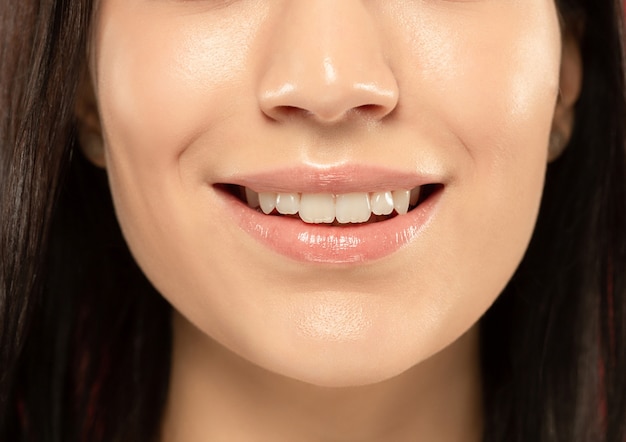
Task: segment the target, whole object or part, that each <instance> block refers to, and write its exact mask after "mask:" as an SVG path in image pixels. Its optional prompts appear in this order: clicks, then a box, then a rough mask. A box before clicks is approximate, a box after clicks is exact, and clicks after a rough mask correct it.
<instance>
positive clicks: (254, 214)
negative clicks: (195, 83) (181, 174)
mask: <svg viewBox="0 0 626 442" xmlns="http://www.w3.org/2000/svg"><path fill="white" fill-rule="evenodd" d="M359 177H363V179H361V180H359ZM433 178H434V177H427V176H415V175H411V174H408V175H407V174H403V173H398V172H395V173H394V172H393V171H381V170H379V169H376V170H374V169H371V168H370V169H366V168H358V169H352V170H346V168H341V169H336V170H333V171H328V170H326V171H323V172H322V173H320V172H316V171H311V170H308V169H304V170H300V171H297V170H294V169H291V170H289V171H283V172H282V173H281V172H274V173H271V174H262V175H255V176H246V177H233V178H232V181H231V182H229V183H219V184H216V185H214V186H213V187H214V188H215V189H216V190H217V191H218V194H219V195H221V196H222V198H223V201H224V203H225V205H226V210H227V212H229V213H230V215H231V216H232V218H233V220H234V222H235V223H236V224H237V225H238V226H239V227H240V228H241V229H242V230H243V231H244V232H246V233H247V234H248V235H250V236H252V237H253V238H254V239H256V240H257V241H259V242H260V243H262V244H263V245H264V246H266V247H268V248H269V249H271V250H273V251H274V252H278V253H279V254H282V255H284V256H287V257H289V258H291V259H295V260H298V261H304V262H317V263H359V262H366V261H371V260H375V259H380V258H383V257H385V256H387V255H390V254H392V253H394V252H395V251H397V250H399V249H401V248H402V247H404V246H406V245H407V244H409V243H411V242H413V241H414V240H415V239H416V238H417V237H418V236H419V235H420V232H421V231H422V230H423V229H424V228H425V227H426V225H427V224H428V223H429V221H430V219H431V217H432V214H433V212H434V209H435V207H436V206H437V202H438V201H439V200H440V197H441V194H442V193H443V190H444V187H445V186H444V184H443V182H442V181H437V180H436V179H433ZM366 187H369V190H364V188H366Z"/></svg>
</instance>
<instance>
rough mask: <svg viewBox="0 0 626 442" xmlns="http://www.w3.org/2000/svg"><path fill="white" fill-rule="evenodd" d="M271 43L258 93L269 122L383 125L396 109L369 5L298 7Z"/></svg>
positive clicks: (394, 91)
mask: <svg viewBox="0 0 626 442" xmlns="http://www.w3.org/2000/svg"><path fill="white" fill-rule="evenodd" d="M272 37H273V38H271V39H270V40H269V41H270V43H268V44H269V45H270V47H268V48H266V50H267V51H268V53H269V54H270V56H269V57H268V59H266V64H265V66H264V70H263V72H262V76H261V80H260V84H259V90H258V103H259V107H260V109H261V110H262V112H263V113H264V114H265V115H266V116H267V117H269V118H271V119H273V120H276V121H284V120H287V119H292V118H295V117H301V118H303V117H307V118H309V119H313V120H316V121H318V122H322V123H335V122H338V121H342V120H346V119H350V118H356V117H361V118H367V119H374V120H381V119H383V118H385V117H386V116H388V115H389V114H390V113H392V112H393V110H394V109H395V108H396V106H397V104H398V99H399V90H398V84H397V81H396V78H395V76H394V74H393V72H392V70H391V68H390V66H389V65H388V63H387V62H386V59H385V54H384V53H383V51H382V49H381V48H382V44H381V42H380V41H379V34H378V33H377V31H376V24H375V21H374V19H373V17H371V16H370V13H369V12H368V10H367V8H365V7H364V6H363V3H362V2H360V1H352V0H342V1H340V2H335V1H332V2H331V1H328V2H312V1H311V2H309V1H302V2H299V1H298V2H292V3H290V9H289V11H288V13H287V14H285V15H284V16H282V20H281V21H280V22H279V23H277V24H276V26H275V27H274V30H273V36H272Z"/></svg>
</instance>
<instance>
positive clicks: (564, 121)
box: [548, 29, 583, 161]
mask: <svg viewBox="0 0 626 442" xmlns="http://www.w3.org/2000/svg"><path fill="white" fill-rule="evenodd" d="M582 77H583V66H582V58H581V54H580V46H579V43H578V37H577V35H575V34H574V33H573V32H572V31H571V30H567V29H565V30H564V34H563V43H562V52H561V72H560V78H559V97H558V100H557V103H556V107H555V109H554V118H553V120H552V132H551V134H550V145H549V146H548V161H554V160H555V159H557V158H558V157H559V156H560V155H561V154H562V153H563V151H564V150H565V147H566V146H567V144H568V143H569V141H570V138H571V136H572V132H573V130H574V120H575V116H576V110H575V106H576V102H577V101H578V98H579V96H580V91H581V88H582Z"/></svg>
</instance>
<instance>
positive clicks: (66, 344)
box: [0, 0, 626, 442]
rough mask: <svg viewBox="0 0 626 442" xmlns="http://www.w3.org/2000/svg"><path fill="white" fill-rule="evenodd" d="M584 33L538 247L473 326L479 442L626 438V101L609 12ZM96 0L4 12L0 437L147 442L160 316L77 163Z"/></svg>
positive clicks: (155, 420)
mask: <svg viewBox="0 0 626 442" xmlns="http://www.w3.org/2000/svg"><path fill="white" fill-rule="evenodd" d="M559 8H560V11H561V13H562V15H563V17H564V19H565V22H566V23H568V22H570V23H571V22H572V21H573V20H577V21H578V22H580V23H583V26H582V28H583V29H584V31H583V32H582V35H581V49H582V55H583V63H584V82H583V83H584V84H583V90H582V95H581V98H580V101H579V103H578V105H577V121H576V125H575V131H574V135H573V138H572V141H571V143H570V145H569V146H568V148H567V150H566V152H565V153H564V155H563V156H562V158H560V159H559V160H558V161H556V162H555V163H553V164H551V165H550V166H549V169H548V174H547V178H546V186H545V193H544V198H543V202H542V207H541V212H540V215H539V220H538V224H537V228H536V231H535V233H534V236H533V239H532V241H531V244H530V246H529V249H528V251H527V253H526V256H525V258H524V260H523V262H522V264H521V265H520V267H519V269H518V271H517V272H516V274H515V275H514V277H513V278H512V280H511V282H510V283H509V285H508V287H507V288H506V289H505V291H504V292H503V293H502V295H501V296H500V297H499V299H498V301H497V302H496V303H495V304H494V306H493V307H492V308H491V309H490V310H489V311H488V312H487V314H486V315H485V317H484V318H483V319H482V322H481V327H482V333H481V336H482V349H481V351H482V362H483V374H484V375H483V379H484V392H485V405H484V406H485V416H486V421H485V437H484V439H485V441H490V442H491V441H494V442H495V441H499V442H500V441H507V442H509V441H513V442H515V441H519V442H522V441H523V442H527V441H538V442H542V441H544V442H547V441H567V442H583V441H584V442H587V441H593V442H595V441H598V442H602V441H604V442H624V441H625V440H626V429H625V427H626V376H625V375H624V374H625V373H626V281H625V274H626V155H625V140H626V133H625V129H624V124H625V123H626V105H625V98H624V94H625V88H624V60H623V48H622V37H621V23H622V14H623V11H622V4H621V1H619V0H617V1H614V0H593V1H592V0H563V1H560V2H559ZM91 9H92V4H91V0H20V1H15V2H5V3H4V4H3V5H2V6H0V60H1V64H0V186H1V187H0V440H6V441H16V442H19V441H63V442H66V441H90V442H97V441H107V442H108V441H135V442H136V441H142V440H154V439H155V438H156V437H157V436H158V432H159V425H160V419H161V414H162V410H163V406H164V403H165V397H166V392H167V384H168V378H169V358H170V350H171V330H170V322H169V321H170V307H169V306H168V305H167V304H166V303H165V301H164V300H163V299H162V298H161V297H160V296H159V295H158V294H157V293H156V292H155V291H154V289H153V288H152V287H151V286H150V284H149V283H148V282H147V281H146V279H145V278H144V276H143V275H142V273H141V271H140V270H139V269H138V267H137V266H136V264H135V263H134V261H133V259H132V257H131V256H130V253H129V251H128V249H127V247H126V245H125V242H124V240H123V238H122V235H121V233H120V230H119V227H118V225H117V222H116V219H115V215H114V212H113V207H112V204H111V197H110V194H109V190H108V184H107V178H106V175H105V174H104V172H103V171H101V170H98V169H96V168H94V167H92V166H91V165H90V164H89V163H88V162H87V161H85V160H84V158H83V157H82V156H81V154H80V152H79V151H78V150H77V149H76V147H77V145H76V143H77V141H76V136H75V130H76V129H75V119H74V112H73V108H74V101H75V97H76V89H77V84H78V81H79V78H80V75H81V73H82V69H83V66H84V62H85V60H84V58H85V53H86V50H85V45H86V38H87V33H88V30H89V21H90V16H91V14H92V10H91Z"/></svg>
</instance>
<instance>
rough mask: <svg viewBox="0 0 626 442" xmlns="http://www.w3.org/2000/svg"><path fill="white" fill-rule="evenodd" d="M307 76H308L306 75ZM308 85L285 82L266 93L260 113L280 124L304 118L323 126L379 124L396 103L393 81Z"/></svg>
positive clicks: (346, 81) (260, 102) (355, 81)
mask: <svg viewBox="0 0 626 442" xmlns="http://www.w3.org/2000/svg"><path fill="white" fill-rule="evenodd" d="M307 75H308V74H307ZM307 79H308V80H309V81H304V80H305V79H304V78H301V79H300V81H289V82H284V83H283V84H281V85H280V86H278V87H276V88H274V89H266V90H264V91H263V92H262V94H261V95H260V99H259V105H260V108H261V110H262V111H263V113H264V114H265V115H267V116H268V117H269V118H271V119H273V120H276V121H280V120H286V119H290V118H294V117H306V118H311V119H314V120H317V121H319V122H322V123H335V122H338V121H342V120H345V119H350V118H353V117H360V118H365V119H373V120H382V119H383V118H385V117H386V116H387V115H389V114H390V113H391V112H392V111H393V110H394V109H395V108H396V105H397V103H398V88H397V86H396V83H395V81H393V82H388V81H387V82H383V81H379V82H376V81H369V82H366V81H357V80H356V79H349V78H346V79H345V81H344V82H341V81H338V80H335V81H327V82H320V83H319V84H314V79H313V78H307Z"/></svg>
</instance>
